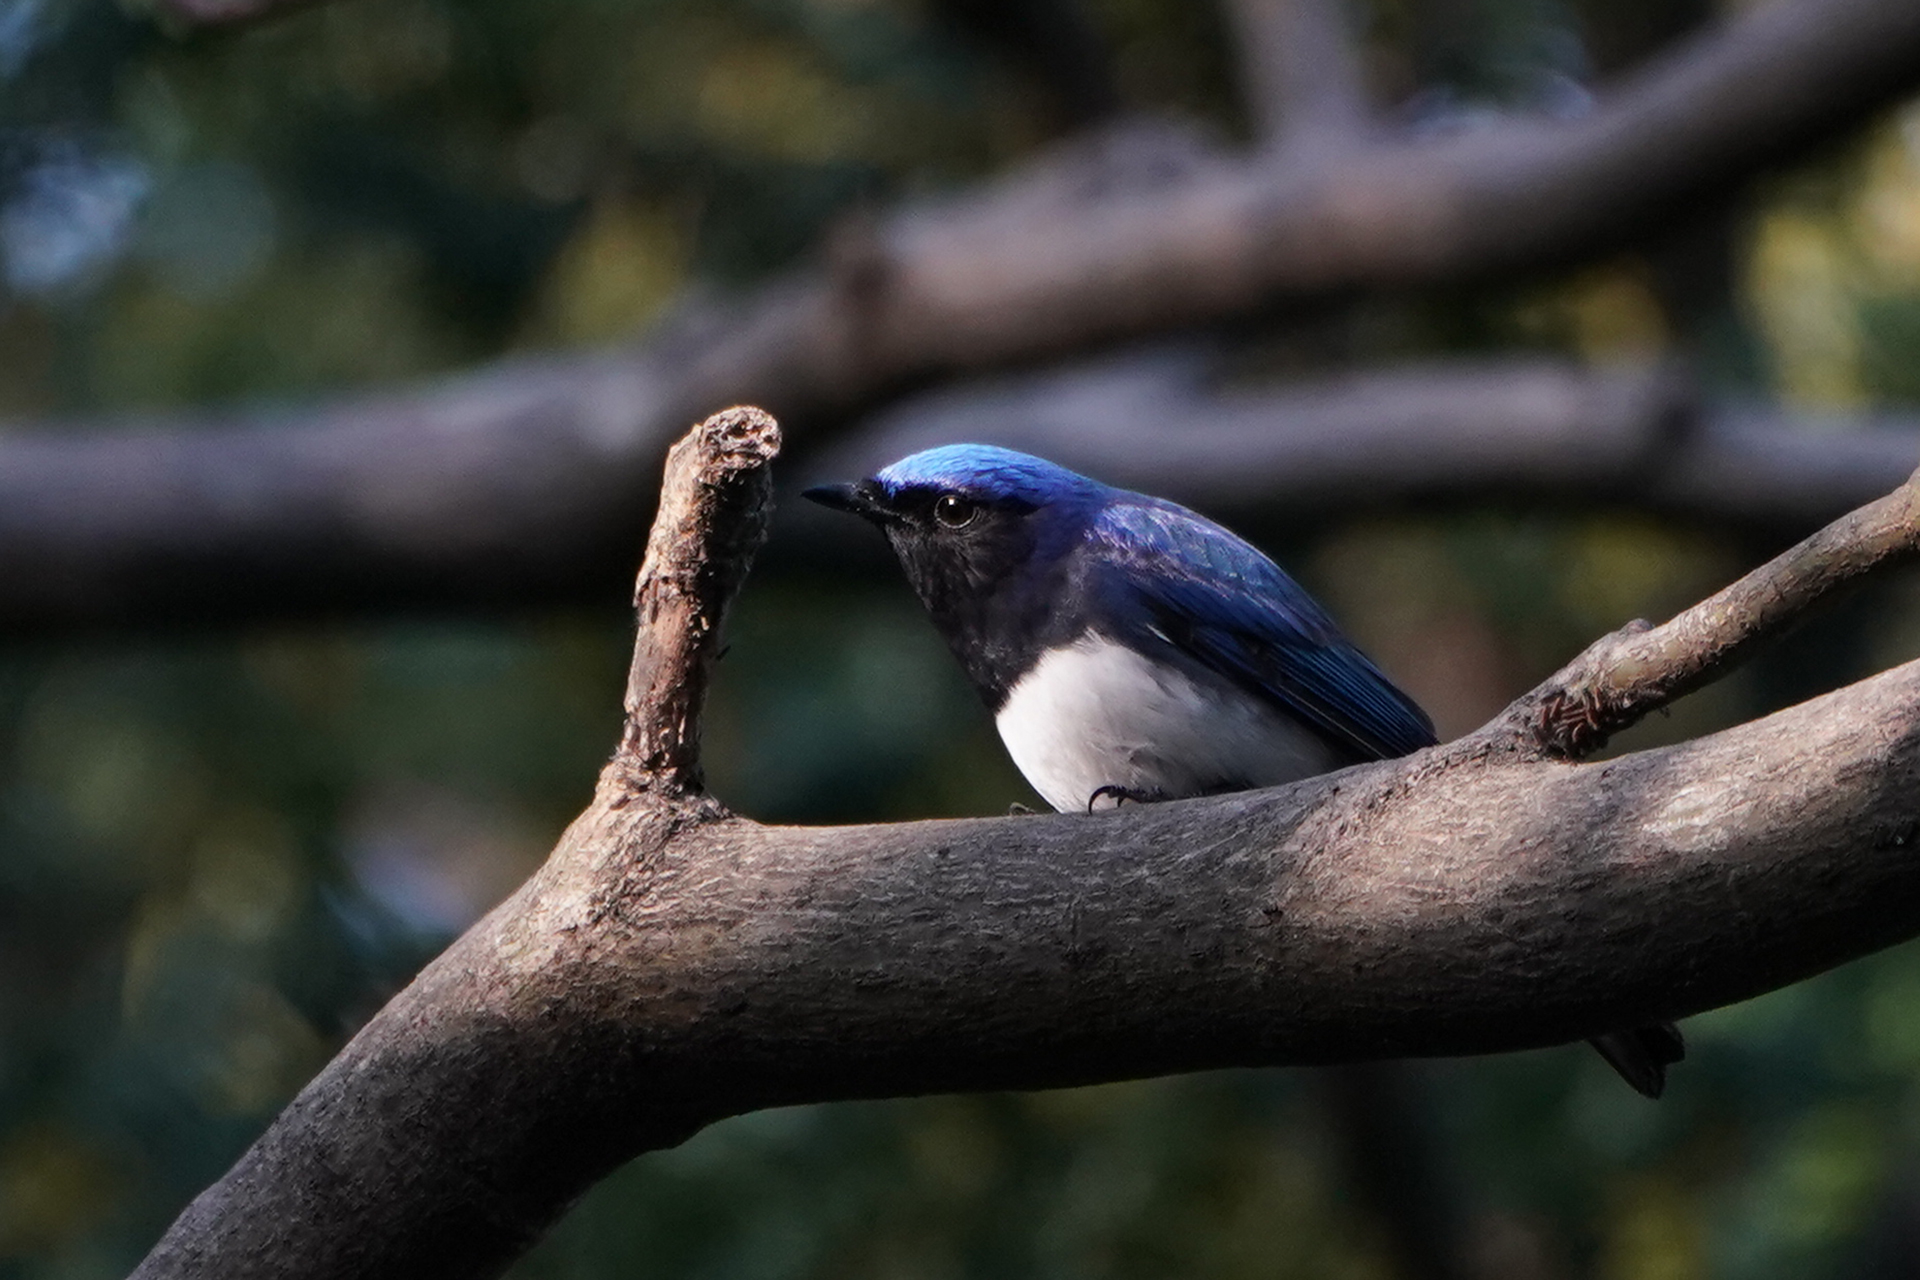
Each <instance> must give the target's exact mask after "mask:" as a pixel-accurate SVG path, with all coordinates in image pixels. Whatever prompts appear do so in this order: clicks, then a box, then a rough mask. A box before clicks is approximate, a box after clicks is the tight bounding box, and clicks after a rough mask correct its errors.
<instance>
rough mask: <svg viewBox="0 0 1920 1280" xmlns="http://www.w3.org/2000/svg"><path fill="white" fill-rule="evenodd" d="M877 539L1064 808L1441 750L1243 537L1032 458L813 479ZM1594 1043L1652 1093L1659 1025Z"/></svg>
mask: <svg viewBox="0 0 1920 1280" xmlns="http://www.w3.org/2000/svg"><path fill="white" fill-rule="evenodd" d="M802 496H804V497H806V498H809V499H811V500H812V501H814V502H817V503H820V504H821V505H823V506H826V507H830V508H833V509H835V510H839V511H845V512H851V513H852V514H854V515H858V516H861V517H864V518H865V519H866V520H868V521H870V522H871V523H873V524H875V525H877V526H878V527H879V528H880V529H881V531H882V532H884V533H885V535H886V537H887V540H888V541H889V542H890V543H891V544H892V546H893V550H894V552H895V554H896V555H897V556H898V558H899V561H900V564H901V567H902V568H903V569H904V570H905V571H906V576H907V580H908V582H909V583H910V584H911V585H912V587H913V589H914V591H915V593H916V594H917V595H918V596H919V597H920V601H921V603H922V604H923V605H924V606H925V607H926V610H927V613H928V615H929V616H930V617H931V619H932V621H933V624H934V626H935V628H936V629H937V630H938V631H939V632H940V633H941V635H942V636H944V637H945V639H946V641H947V644H948V646H949V647H950V648H951V649H952V651H953V655H954V657H955V658H956V659H957V660H958V661H959V664H960V667H961V669H962V670H963V671H964V672H965V674H966V677H967V680H968V681H969V683H971V684H972V686H973V688H974V690H975V691H976V692H977V693H978V694H979V696H980V698H981V700H982V701H983V702H984V703H985V704H986V706H987V709H988V711H989V712H990V713H991V714H992V715H993V718H994V723H995V726H996V728H998V730H999V732H1000V737H1001V740H1002V742H1003V743H1004V744H1005V746H1006V748H1007V752H1008V754H1009V755H1010V756H1011V757H1012V758H1013V762H1014V764H1015V765H1016V766H1017V767H1018V768H1019V770H1020V772H1021V774H1022V775H1023V776H1024V777H1025V778H1026V779H1027V781H1028V782H1029V783H1031V784H1032V786H1033V788H1034V790H1035V791H1037V792H1038V793H1039V794H1040V795H1041V797H1042V798H1044V799H1045V800H1046V801H1047V803H1048V804H1050V805H1052V806H1053V807H1054V808H1055V809H1056V810H1059V811H1062V812H1068V811H1090V810H1093V809H1096V808H1108V807H1113V806H1118V805H1120V804H1122V803H1126V802H1135V803H1148V802H1153V801H1161V800H1176V799H1185V798H1188V797H1193V796H1207V795H1218V794H1221V793H1225V792H1231V791H1241V790H1248V789H1252V788H1256V787H1270V786H1278V785H1281V784H1283V783H1288V782H1293V781H1297V780H1299V779H1301V778H1306V777H1310V776H1313V775H1315V774H1319V773H1325V772H1328V771H1330V770H1334V769H1339V768H1343V767H1345V766H1347V765H1352V764H1358V763H1361V762H1364V761H1369V760H1384V759H1391V758H1393V757H1396V756H1403V755H1407V754H1409V753H1411V752H1414V751H1418V750H1420V749H1421V748H1423V747H1427V746H1431V745H1433V744H1434V743H1435V742H1436V741H1437V738H1436V737H1435V735H1434V730H1433V722H1432V721H1431V720H1430V719H1428V717H1427V714H1426V713H1425V712H1424V711H1422V710H1421V709H1420V707H1419V705H1418V704H1416V703H1415V702H1414V700H1413V699H1412V698H1410V697H1408V696H1407V694H1405V693H1404V692H1402V691H1401V690H1400V689H1399V688H1398V687H1397V686H1396V685H1395V684H1394V683H1393V682H1392V681H1391V680H1390V679H1388V678H1387V676H1386V675H1385V674H1384V673H1383V672H1382V671H1381V670H1380V668H1379V667H1377V666H1376V665H1374V663H1373V662H1372V660H1370V659H1369V658H1368V657H1367V656H1366V655H1365V654H1363V653H1361V652H1360V650H1359V649H1358V648H1356V647H1355V646H1354V644H1353V643H1352V642H1351V641H1350V640H1349V639H1347V637H1346V635H1345V634H1344V633H1343V632H1342V631H1341V630H1340V628H1339V626H1338V625H1337V624H1336V623H1335V622H1334V620H1333V618H1332V617H1331V615H1329V614H1328V613H1327V611H1326V610H1325V609H1324V608H1322V607H1321V606H1320V604H1319V603H1318V602H1317V601H1315V600H1314V599H1313V597H1312V596H1310V595H1308V594H1307V592H1306V591H1305V590H1304V589H1303V588H1302V587H1301V586H1300V585H1299V584H1298V583H1296V582H1295V581H1294V580H1293V579H1292V578H1291V577H1289V576H1288V575H1287V574H1286V572H1285V571H1284V570H1282V569H1281V568H1280V566H1279V565H1277V564H1275V563H1274V562H1273V561H1272V560H1271V559H1269V558H1268V557H1267V556H1266V555H1265V554H1264V553H1262V552H1261V551H1259V550H1258V549H1257V548H1255V547H1254V546H1253V545H1252V544H1251V543H1249V542H1247V541H1245V540H1244V539H1242V538H1240V537H1239V536H1238V535H1236V534H1234V533H1232V532H1230V531H1229V530H1227V529H1226V528H1224V527H1223V526H1221V525H1219V524H1216V523H1214V522H1213V521H1212V520H1209V519H1207V518H1206V517H1205V516H1202V515H1200V514H1198V513H1196V512H1194V511H1191V510H1189V509H1187V508H1186V507H1183V506H1180V505H1178V504H1177V503H1173V502H1169V501H1167V500H1165V499H1162V498H1155V497H1151V496H1148V495H1146V494H1142V493H1135V492H1132V491H1130V490H1127V489H1120V488H1115V487H1113V486H1110V485H1107V484H1103V483H1101V482H1100V481H1098V480H1094V479H1091V478H1089V477H1087V476H1084V475H1080V474H1078V473H1077V472H1073V471H1070V470H1068V469H1066V468H1065V467H1061V466H1058V465H1056V464H1054V463H1052V462H1048V461H1046V460H1045V459H1043V458H1038V457H1034V456H1032V455H1030V454H1025V453H1019V452H1015V451H1014V450H1011V449H1003V448H999V447H996V446H992V445H983V444H949V445H942V446H939V447H936V448H931V449H926V450H923V451H921V452H918V453H914V454H912V455H910V456H908V457H905V458H902V459H900V460H899V461H898V462H895V463H893V464H892V465H890V466H887V467H885V468H883V469H881V470H880V471H878V472H876V473H875V474H873V475H871V476H868V477H867V478H865V479H862V480H857V481H852V482H849V483H844V484H832V485H823V486H818V487H815V488H811V489H808V490H806V491H805V492H804V494H803V495H802ZM1591 1043H1592V1044H1593V1046H1594V1047H1595V1048H1596V1049H1598V1050H1599V1051H1600V1054H1601V1056H1602V1057H1604V1058H1605V1059H1606V1060H1607V1062H1608V1063H1609V1064H1611V1065H1612V1066H1613V1068H1614V1070H1616V1071H1617V1072H1619V1073H1620V1075H1621V1076H1622V1078H1624V1079H1625V1080H1626V1081H1627V1083H1628V1084H1630V1085H1632V1086H1633V1087H1634V1088H1635V1089H1636V1090H1638V1091H1639V1092H1640V1093H1642V1094H1644V1095H1646V1096H1647V1097H1650V1098H1657V1097H1659V1096H1660V1094H1661V1092H1662V1090H1663V1089H1664V1087H1665V1083H1666V1068H1667V1067H1668V1066H1670V1065H1671V1064H1673V1063H1675V1062H1678V1061H1679V1060H1680V1059H1681V1057H1682V1056H1683V1055H1684V1052H1685V1045H1684V1042H1683V1041H1682V1040H1681V1037H1680V1033H1679V1030H1678V1028H1676V1027H1674V1026H1672V1025H1671V1024H1660V1025H1658V1026H1650V1027H1643V1028H1637V1029H1634V1030H1630V1031H1622V1032H1614V1033H1610V1034H1607V1035H1602V1036H1598V1037H1595V1038H1594V1039H1593V1040H1592V1041H1591Z"/></svg>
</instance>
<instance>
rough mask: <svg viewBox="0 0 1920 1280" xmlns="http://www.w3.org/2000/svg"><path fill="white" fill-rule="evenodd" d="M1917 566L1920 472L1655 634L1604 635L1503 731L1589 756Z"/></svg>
mask: <svg viewBox="0 0 1920 1280" xmlns="http://www.w3.org/2000/svg"><path fill="white" fill-rule="evenodd" d="M1916 558H1920V471H1917V472H1915V473H1914V474H1913V475H1912V476H1911V477H1909V478H1908V480H1907V482H1906V483H1905V484H1903V485H1901V486H1900V487H1899V488H1898V489H1896V490H1894V491H1893V492H1892V493H1890V494H1888V495H1887V496H1886V497H1884V498H1881V499H1880V500H1879V501H1877V502H1873V503H1870V504H1869V505H1867V506H1865V507H1862V508H1860V509H1859V510H1858V511H1855V512H1852V513H1850V514H1848V515H1846V516H1844V517H1842V518H1841V519H1839V520H1837V521H1835V522H1834V523H1833V524H1830V525H1828V526H1827V527H1826V528H1824V529H1822V530H1820V531H1819V532H1818V533H1816V534H1814V535H1813V536H1812V537H1810V538H1807V539H1806V540H1804V541H1802V542H1800V543H1798V544H1797V545H1795V546H1793V547H1790V548H1788V549H1787V550H1786V551H1783V552H1781V553H1780V554H1779V555H1778V556H1775V557H1774V558H1773V559H1772V560H1770V561H1768V562H1767V563H1766V564H1764V565H1762V566H1760V567H1759V568H1758V569H1755V570H1754V571H1753V572H1752V573H1749V574H1747V575H1746V576H1745V577H1743V578H1741V579H1740V580H1739V581H1738V582H1735V583H1733V584H1732V585H1731V586H1728V587H1727V588H1725V589H1724V590H1722V591H1720V592H1718V593H1717V594H1715V595H1714V596H1712V597H1711V598H1710V599H1707V600H1703V601H1701V602H1700V603H1699V604H1696V605H1694V606H1693V607H1692V608H1691V609H1688V610H1686V611H1685V612H1684V613H1681V614H1678V615H1676V616H1675V617H1673V618H1672V619H1670V620H1668V621H1667V622H1665V623H1662V624H1661V625H1660V626H1657V627H1655V626H1650V625H1649V624H1647V623H1645V622H1638V623H1635V624H1633V625H1631V626H1628V627H1626V628H1624V629H1622V630H1620V631H1616V632H1614V633H1613V634H1612V635H1608V636H1603V637H1602V638H1601V639H1599V640H1597V641H1595V642H1594V643H1593V644H1592V645H1591V646H1590V647H1589V648H1588V649H1587V651H1586V652H1585V653H1582V654H1581V655H1580V656H1579V657H1578V658H1576V659H1575V660H1574V661H1573V662H1572V663H1571V664H1569V665H1568V666H1567V667H1566V668H1565V669H1564V670H1562V671H1560V672H1559V673H1558V674H1556V675H1555V676H1554V677H1553V678H1552V679H1551V680H1549V681H1548V682H1547V683H1546V684H1544V685H1542V686H1541V687H1540V688H1539V689H1537V690H1535V691H1534V692H1533V693H1530V694H1528V695H1527V697H1526V698H1523V699H1522V700H1521V701H1520V702H1519V703H1516V704H1515V709H1514V710H1513V711H1510V713H1509V716H1508V719H1507V723H1508V724H1510V725H1511V724H1515V723H1516V722H1517V723H1519V724H1521V725H1523V726H1524V729H1525V731H1526V732H1527V736H1528V737H1530V738H1531V739H1532V740H1534V741H1536V742H1537V743H1538V744H1539V745H1540V746H1541V747H1542V748H1544V749H1545V750H1546V751H1548V752H1549V753H1551V754H1553V755H1556V756H1562V757H1567V758H1572V759H1578V758H1580V757H1581V756H1585V755H1590V754H1592V753H1593V752H1595V751H1598V750H1599V749H1600V748H1601V747H1603V746H1605V745H1606V742H1607V739H1608V738H1609V737H1610V736H1611V735H1613V734H1615V733H1618V732H1620V731H1621V730H1622V729H1626V728H1629V727H1631V726H1632V725H1634V724H1637V723H1639V722H1640V720H1641V719H1643V718H1644V717H1646V716H1647V715H1648V714H1649V713H1651V712H1653V711H1657V710H1659V709H1660V708H1661V707H1664V706H1666V705H1668V704H1669V703H1671V702H1673V701H1674V700H1676V699H1678V698H1680V697H1683V696H1684V695H1686V694H1688V693H1691V692H1692V691H1694V690H1695V689H1698V688H1701V687H1702V686H1704V685H1707V684H1709V683H1711V682H1712V681H1714V680H1716V679H1718V678H1719V677H1720V676H1721V675H1723V674H1725V673H1726V672H1727V671H1728V670H1730V669H1732V668H1733V667H1734V666H1736V665H1738V664H1739V663H1741V662H1743V661H1745V660H1746V659H1747V658H1748V657H1750V656H1752V654H1753V653H1754V652H1755V651H1756V650H1757V649H1758V648H1759V647H1760V646H1761V645H1763V644H1764V643H1766V642H1767V641H1769V640H1771V639H1772V638H1773V637H1775V636H1776V635H1778V634H1779V633H1780V632H1782V631H1784V630H1786V629H1787V628H1788V627H1791V626H1793V625H1794V624H1795V623H1796V622H1798V621H1799V620H1800V619H1801V618H1803V617H1805V616H1806V615H1807V614H1808V613H1809V612H1810V611H1811V610H1812V609H1813V608H1814V607H1815V606H1817V605H1820V604H1822V603H1824V602H1826V601H1827V600H1828V599H1830V598H1832V597H1833V596H1835V595H1836V594H1839V593H1841V592H1844V591H1846V590H1849V589H1850V588H1852V587H1854V586H1856V585H1858V584H1859V583H1860V581H1861V580H1863V579H1864V578H1866V577H1867V576H1868V575H1870V574H1873V573H1876V572H1879V571H1881V570H1883V569H1887V568H1890V567H1894V566H1898V565H1903V564H1908V563H1910V562H1912V561H1913V560H1915V559H1916ZM1516 718H1517V721H1516ZM1528 721H1530V723H1528Z"/></svg>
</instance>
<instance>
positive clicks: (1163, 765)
mask: <svg viewBox="0 0 1920 1280" xmlns="http://www.w3.org/2000/svg"><path fill="white" fill-rule="evenodd" d="M995 724H996V725H997V726H998V727H999V730H1000V738H1001V740H1002V741H1003V742H1005V743H1006V744H1007V751H1008V753H1009V754H1010V755H1012V756H1013V762H1014V764H1016V765H1018V766H1019V768H1020V772H1021V773H1022V774H1024V775H1025V776H1026V779H1027V781H1028V782H1030V783H1032V784H1033V788H1034V790H1036V791H1038V792H1039V793H1040V794H1041V795H1042V796H1044V797H1045V798H1046V801H1047V803H1048V804H1050V805H1052V806H1053V807H1054V808H1055V809H1059V810H1062V811H1069V810H1075V811H1077V810H1084V809H1085V808H1086V807H1087V803H1088V799H1089V797H1091V796H1092V795H1093V793H1094V792H1095V791H1097V790H1099V789H1100V788H1101V787H1106V786H1113V787H1123V788H1126V789H1127V790H1130V791H1135V792H1143V793H1152V794H1157V795H1159V796H1162V797H1164V798H1168V799H1173V798H1178V797H1181V796H1191V795H1200V794H1203V793H1204V792H1207V791H1212V790H1217V789H1219V788H1221V787H1222V786H1223V785H1236V784H1237V785H1243V786H1257V787H1267V786H1278V785H1279V784H1280V783H1283V782H1292V781H1293V780H1295V779H1297V778H1304V777H1307V776H1309V775H1311V774H1315V773H1324V772H1326V771H1327V770H1329V769H1332V768H1335V767H1336V766H1337V765H1338V764H1339V760H1338V758H1337V757H1336V756H1335V754H1334V752H1333V751H1332V749H1331V748H1329V747H1328V746H1327V744H1326V743H1325V742H1324V741H1322V740H1321V739H1320V738H1319V737H1318V736H1317V735H1315V734H1314V733H1313V732H1311V731H1310V730H1308V729H1305V728H1303V727H1302V726H1301V725H1300V724H1298V723H1297V722H1296V721H1294V720H1293V719H1291V718H1290V717H1288V716H1286V715H1284V714H1283V713H1281V712H1280V711H1278V710H1276V709H1274V708H1272V707H1269V706H1268V705H1266V704H1265V703H1263V702H1260V701H1258V700H1256V699H1254V698H1252V697H1250V696H1249V695H1248V694H1246V693H1245V692H1244V691H1242V690H1240V689H1238V688H1236V687H1235V686H1233V685H1232V684H1230V683H1229V682H1228V681H1226V680H1225V679H1222V680H1220V681H1219V683H1218V684H1202V683H1199V682H1196V681H1195V680H1193V679H1190V678H1189V677H1188V676H1187V675H1186V674H1184V673H1183V672H1181V671H1179V670H1177V669H1175V668H1173V667H1170V666H1163V665H1161V664H1159V663H1155V662H1152V661H1150V660H1149V659H1147V658H1146V657H1143V656H1142V655H1141V654H1140V653H1138V652H1136V651H1135V650H1133V649H1130V648H1128V647H1127V646H1125V645H1123V644H1119V643H1116V642H1115V641H1112V640H1108V639H1105V638H1103V637H1101V636H1097V635H1091V634H1089V635H1087V636H1085V637H1083V638H1081V639H1080V640H1079V641H1077V642H1075V643H1074V644H1071V645H1068V646H1066V647H1065V648H1060V649H1053V650H1050V651H1049V652H1047V653H1046V654H1045V655H1043V656H1042V657H1041V659H1040V661H1039V662H1037V663H1035V664H1034V667H1033V669H1032V670H1031V671H1029V672H1027V674H1026V675H1024V676H1022V677H1021V678H1020V681H1019V683H1017V684H1016V685H1014V687H1013V689H1012V691H1011V692H1010V693H1009V694H1008V695H1007V701H1006V704H1005V705H1004V706H1002V707H1001V709H1000V713H999V715H998V716H997V717H996V718H995ZM1103 803H1110V802H1103Z"/></svg>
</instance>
